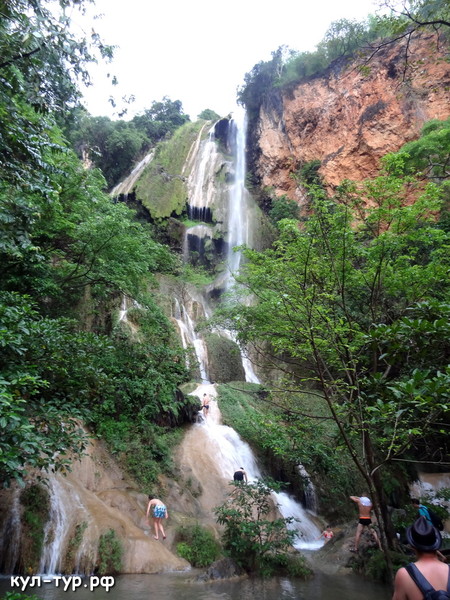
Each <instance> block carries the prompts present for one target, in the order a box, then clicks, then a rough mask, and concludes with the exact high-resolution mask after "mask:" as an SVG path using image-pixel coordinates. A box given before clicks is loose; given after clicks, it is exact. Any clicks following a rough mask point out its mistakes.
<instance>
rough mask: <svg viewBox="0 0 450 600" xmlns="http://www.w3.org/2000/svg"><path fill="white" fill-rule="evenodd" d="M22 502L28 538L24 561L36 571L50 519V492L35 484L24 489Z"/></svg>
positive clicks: (24, 525) (25, 533) (24, 532)
mask: <svg viewBox="0 0 450 600" xmlns="http://www.w3.org/2000/svg"><path fill="white" fill-rule="evenodd" d="M20 503H21V505H22V506H23V514H22V521H23V529H24V531H23V535H24V537H25V539H26V543H25V548H24V552H23V561H24V564H25V565H26V567H27V568H28V569H33V571H34V572H35V571H37V569H38V566H39V560H40V558H41V554H42V547H43V544H44V529H45V525H46V523H47V521H48V519H49V512H50V501H49V494H48V492H47V490H46V489H45V488H44V487H43V486H42V485H39V484H33V485H30V486H28V487H26V488H25V489H24V490H22V492H21V494H20Z"/></svg>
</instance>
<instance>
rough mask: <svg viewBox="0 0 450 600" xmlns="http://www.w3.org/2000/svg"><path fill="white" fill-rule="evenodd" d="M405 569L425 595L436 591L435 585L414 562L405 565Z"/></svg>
mask: <svg viewBox="0 0 450 600" xmlns="http://www.w3.org/2000/svg"><path fill="white" fill-rule="evenodd" d="M405 569H406V570H407V571H408V574H409V576H410V577H411V579H412V580H413V581H414V583H415V584H416V585H417V587H418V588H419V590H420V591H421V592H422V594H423V595H424V596H426V595H427V594H428V592H434V587H433V586H432V585H431V583H429V582H428V580H427V579H425V577H424V576H423V575H422V573H421V572H420V571H419V569H418V568H417V567H416V565H415V564H414V563H409V564H408V565H406V566H405Z"/></svg>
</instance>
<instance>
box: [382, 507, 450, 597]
mask: <svg viewBox="0 0 450 600" xmlns="http://www.w3.org/2000/svg"><path fill="white" fill-rule="evenodd" d="M406 539H407V540H408V543H409V545H410V546H411V547H412V548H413V549H414V551H415V553H416V561H415V562H413V563H409V564H408V565H406V567H402V568H400V569H399V570H398V571H397V574H396V576H395V581H394V595H393V596H392V600H423V599H424V598H429V599H430V600H431V598H450V567H449V565H447V564H445V563H444V562H442V560H441V559H440V557H439V555H440V552H439V548H440V547H441V544H442V537H441V534H440V532H439V531H438V530H437V529H436V527H433V526H432V525H431V524H430V523H429V522H428V521H427V519H426V518H425V517H424V516H422V515H421V516H420V517H419V518H418V519H416V521H414V523H413V524H412V525H411V526H410V527H408V528H407V529H406ZM441 556H442V554H441ZM443 558H444V557H443ZM445 590H446V591H445Z"/></svg>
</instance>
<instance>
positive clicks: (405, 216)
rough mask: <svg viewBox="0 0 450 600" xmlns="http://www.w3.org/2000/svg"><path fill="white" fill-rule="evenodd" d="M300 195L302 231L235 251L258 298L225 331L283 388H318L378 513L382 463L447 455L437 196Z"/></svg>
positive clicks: (392, 182) (389, 191)
mask: <svg viewBox="0 0 450 600" xmlns="http://www.w3.org/2000/svg"><path fill="white" fill-rule="evenodd" d="M308 191H309V193H310V196H311V202H312V204H311V210H312V216H311V217H310V218H309V219H308V220H306V221H305V223H304V226H303V227H302V229H299V228H298V226H297V225H296V224H295V223H293V222H292V221H284V222H282V223H281V228H280V238H279V240H278V241H277V242H276V243H275V245H274V247H273V248H271V249H269V250H266V251H265V252H256V251H252V250H246V251H245V257H246V259H247V262H246V264H245V265H244V268H243V269H242V270H241V275H240V277H239V280H240V281H241V282H242V283H243V286H242V294H243V295H245V294H247V293H248V294H251V295H252V298H257V299H258V302H254V301H253V303H251V302H247V301H246V299H245V298H240V299H239V304H235V305H234V306H233V307H231V308H230V309H229V310H228V318H227V319H225V320H223V324H224V325H225V326H226V327H227V328H229V329H230V328H231V329H234V330H235V331H236V332H237V335H238V339H239V341H240V342H241V344H243V345H246V344H249V343H251V342H255V343H257V344H258V348H262V347H264V346H265V347H266V348H267V352H268V354H269V360H270V362H271V364H273V361H274V358H273V357H276V360H277V364H279V365H280V367H281V368H282V369H283V370H284V371H285V372H286V373H287V374H290V379H291V383H290V386H289V388H287V389H290V390H292V391H293V390H297V389H303V390H305V389H308V388H309V389H311V388H312V389H313V390H315V391H317V390H320V395H321V396H322V397H323V398H324V399H325V401H326V403H327V405H328V407H329V410H330V415H331V416H332V417H333V419H334V421H335V423H336V425H337V427H338V428H339V434H340V438H341V440H342V441H343V443H344V446H345V447H346V449H347V451H348V452H349V455H350V456H351V458H352V459H353V461H354V463H355V465H356V466H357V468H358V470H359V472H360V474H361V475H362V476H363V477H364V479H365V485H367V486H368V488H369V489H370V492H371V493H372V496H373V497H375V500H377V499H379V502H380V506H382V505H384V503H385V500H384V498H383V494H384V491H383V488H382V483H381V477H380V467H382V466H385V465H389V463H390V462H391V461H392V459H396V458H402V459H407V458H408V457H409V456H410V453H413V454H414V456H415V458H416V459H420V458H422V459H424V460H427V459H428V457H429V454H430V446H431V447H433V448H434V449H435V450H436V451H437V452H439V455H440V456H442V455H444V456H447V455H448V453H449V452H450V448H449V447H448V444H447V436H446V435H445V431H446V430H447V427H448V415H449V396H448V389H449V387H448V384H449V383H450V381H449V375H450V372H449V368H448V363H449V347H448V343H447V342H446V341H445V340H446V337H447V336H448V333H447V322H448V321H447V319H446V315H447V312H448V308H447V305H448V301H449V287H448V278H447V276H446V273H447V270H448V257H449V253H448V244H449V239H448V234H447V233H445V232H444V231H443V230H442V229H441V228H439V227H438V225H437V223H436V219H435V217H434V215H435V214H436V213H437V212H438V211H439V208H440V200H439V189H438V187H437V186H436V185H435V184H434V183H428V184H427V185H422V184H419V182H417V181H415V180H414V179H412V178H411V177H405V178H399V177H394V176H381V177H379V178H376V179H374V180H370V181H366V182H363V183H361V184H358V185H356V184H350V183H349V182H344V183H343V184H342V186H341V187H340V188H339V189H338V190H337V193H336V196H335V197H334V198H331V199H329V198H327V197H326V195H325V192H324V190H323V189H322V188H320V187H319V186H310V188H309V190H308ZM412 194H415V198H416V199H415V202H414V203H413V204H411V195H412ZM406 198H409V199H410V203H409V205H406V204H407V203H406ZM441 317H442V318H441ZM415 346H417V355H416V351H415V349H414V350H413V348H414V347H415ZM416 357H417V358H416ZM294 399H295V404H293V405H292V409H294V410H298V411H299V412H301V405H299V403H298V399H297V398H296V397H295V396H293V397H292V401H294ZM441 452H442V454H441ZM374 474H375V475H374ZM386 518H387V517H386ZM379 519H381V517H379Z"/></svg>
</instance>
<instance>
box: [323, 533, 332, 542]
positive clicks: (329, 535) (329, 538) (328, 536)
mask: <svg viewBox="0 0 450 600" xmlns="http://www.w3.org/2000/svg"><path fill="white" fill-rule="evenodd" d="M323 537H324V538H325V539H326V540H331V538H332V537H333V532H332V531H324V532H323Z"/></svg>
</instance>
